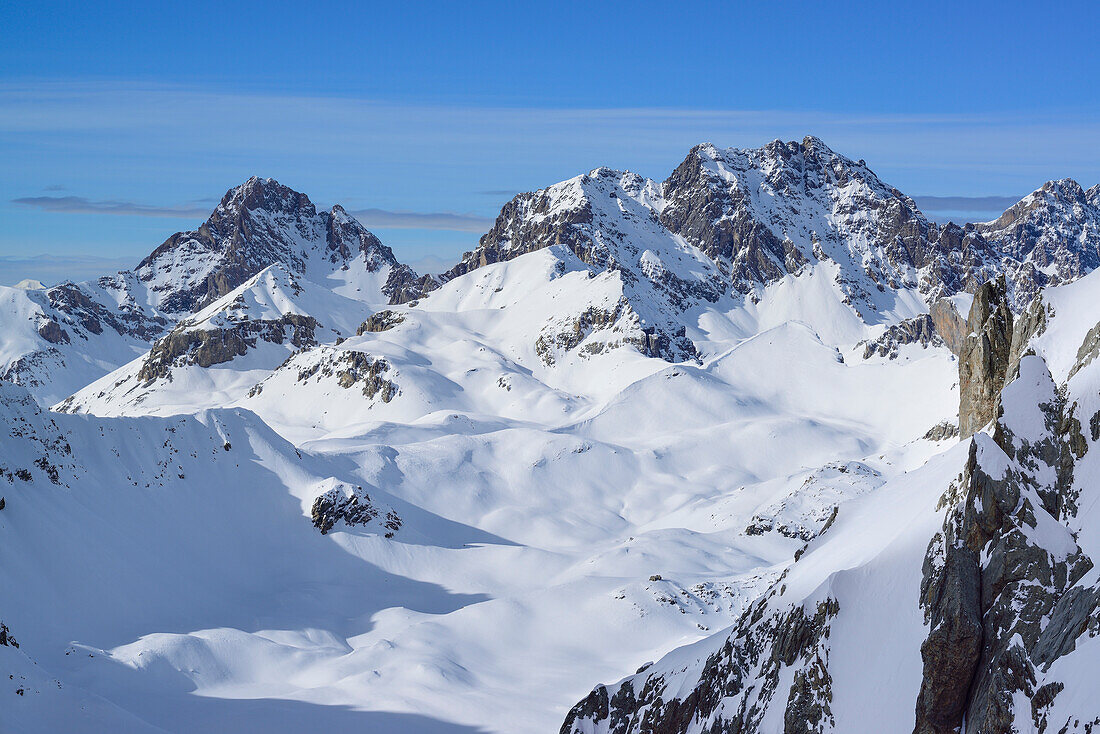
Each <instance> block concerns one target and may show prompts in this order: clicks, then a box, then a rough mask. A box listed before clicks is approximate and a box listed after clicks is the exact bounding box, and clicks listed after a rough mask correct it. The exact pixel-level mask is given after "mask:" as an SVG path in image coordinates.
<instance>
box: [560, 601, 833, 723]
mask: <svg viewBox="0 0 1100 734" xmlns="http://www.w3.org/2000/svg"><path fill="white" fill-rule="evenodd" d="M780 583H781V582H777V584H776V586H775V587H773V589H772V590H771V591H770V592H769V593H768V594H766V595H765V596H764V597H763V598H761V599H759V600H758V601H757V602H755V603H754V604H753V605H752V606H751V607H750V608H749V609H747V610H746V611H745V613H744V614H743V615H742V616H741V618H740V619H739V620H738V622H737V624H736V625H735V627H734V629H733V630H732V632H731V634H730V636H729V638H728V640H727V641H726V643H725V645H724V646H723V647H722V648H721V649H720V650H719V651H718V652H716V653H714V654H713V655H710V656H709V657H708V658H707V659H706V661H705V662H704V663H703V665H702V668H701V670H700V671H699V675H698V680H697V682H696V683H695V685H694V686H693V687H692V688H691V689H689V690H683V689H682V688H680V687H679V686H678V683H679V681H676V680H668V679H666V678H665V677H664V676H662V675H659V674H651V673H646V672H644V671H640V672H639V674H638V675H635V676H633V677H631V678H627V679H626V680H624V681H622V682H621V683H619V684H617V685H616V686H597V687H596V688H595V689H594V690H593V691H592V693H590V694H589V695H588V697H587V698H585V699H584V700H583V701H581V702H580V703H578V704H577V705H576V706H574V707H573V708H572V709H571V710H570V712H569V714H568V715H567V716H566V718H565V722H564V723H563V724H562V726H561V734H586V733H587V732H591V731H601V732H603V731H606V732H614V734H620V733H625V732H653V733H654V734H658V733H660V734H682V733H683V732H686V731H688V730H689V728H690V729H691V730H692V731H707V732H738V733H739V734H764V732H763V730H761V729H760V725H761V723H762V720H763V718H764V715H765V713H766V712H767V710H768V707H769V706H771V705H779V706H782V708H783V731H784V734H796V733H801V732H814V733H816V732H824V731H828V730H830V729H831V728H832V712H831V710H830V702H831V701H832V691H831V678H830V675H829V654H828V649H827V646H826V644H825V641H826V640H827V638H828V637H829V627H830V623H831V622H832V619H833V618H834V617H835V616H836V615H837V613H838V612H839V611H840V607H839V605H838V604H837V602H836V600H835V599H826V600H824V601H821V602H819V603H818V604H817V605H815V606H814V607H812V608H810V609H805V608H803V607H801V606H794V607H787V608H786V609H782V608H780V609H775V610H773V609H771V608H770V605H769V600H771V599H772V597H774V596H775V594H776V593H777V591H778V587H779V585H780ZM781 677H782V678H783V679H784V680H791V683H790V686H789V688H786V689H784V688H781V687H780V685H779V683H780V679H781ZM769 731H770V730H769Z"/></svg>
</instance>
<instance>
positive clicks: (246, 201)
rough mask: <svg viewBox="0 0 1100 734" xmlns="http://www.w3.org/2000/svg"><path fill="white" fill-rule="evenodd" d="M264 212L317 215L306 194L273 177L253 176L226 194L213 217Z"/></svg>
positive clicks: (306, 215)
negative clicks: (246, 212)
mask: <svg viewBox="0 0 1100 734" xmlns="http://www.w3.org/2000/svg"><path fill="white" fill-rule="evenodd" d="M256 210H263V211H266V212H268V213H270V214H289V215H294V216H305V217H312V216H315V215H316V214H317V209H316V208H315V207H314V206H313V202H311V201H310V200H309V197H308V196H306V195H305V194H303V193H300V192H298V191H295V190H294V189H292V188H290V187H288V186H283V185H282V184H281V183H279V182H278V181H276V180H275V179H273V178H260V177H259V176H252V177H251V178H249V179H248V180H247V181H245V182H244V183H243V184H241V185H240V186H235V187H233V188H231V189H229V191H227V192H225V196H223V197H222V200H221V203H220V204H218V208H217V209H215V210H214V214H213V215H212V216H211V218H212V219H213V218H215V217H217V216H218V215H219V214H220V213H223V212H225V213H239V212H241V211H256Z"/></svg>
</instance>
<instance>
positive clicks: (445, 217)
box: [12, 196, 493, 232]
mask: <svg viewBox="0 0 1100 734" xmlns="http://www.w3.org/2000/svg"><path fill="white" fill-rule="evenodd" d="M12 203H13V204H18V205H20V206H26V207H31V208H34V209H40V210H42V211H46V212H54V213H59V214H111V215H115V216H123V217H162V218H168V219H191V218H195V217H199V218H205V217H206V216H207V215H209V213H210V209H209V208H206V207H197V206H153V205H149V204H137V203H134V202H132V201H94V200H91V199H86V198H84V197H83V196H23V197H20V198H18V199H12ZM351 214H352V216H354V217H355V218H356V219H358V220H359V221H360V222H361V223H362V224H363V226H365V227H377V228H379V229H386V228H389V229H433V230H445V231H451V232H484V231H485V230H487V229H489V227H491V226H492V224H493V219H492V218H490V217H479V216H476V215H473V214H454V213H451V212H411V211H389V210H387V209H358V210H355V211H352V212H351Z"/></svg>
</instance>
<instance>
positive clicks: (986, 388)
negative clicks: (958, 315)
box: [959, 275, 1013, 439]
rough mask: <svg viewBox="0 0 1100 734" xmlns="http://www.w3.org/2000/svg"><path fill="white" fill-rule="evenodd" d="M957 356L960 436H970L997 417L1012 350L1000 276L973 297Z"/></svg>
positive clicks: (1005, 292) (1010, 322) (1009, 313)
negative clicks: (965, 333) (965, 329)
mask: <svg viewBox="0 0 1100 734" xmlns="http://www.w3.org/2000/svg"><path fill="white" fill-rule="evenodd" d="M966 325H967V330H968V336H967V337H966V338H965V339H964V340H963V344H962V348H961V350H960V354H959V434H960V437H961V438H963V439H966V438H969V437H970V436H973V435H974V434H975V433H977V432H978V431H980V430H981V429H982V428H984V427H985V426H987V425H989V423H990V421H992V420H993V419H994V418H995V417H996V416H997V407H998V405H999V403H998V398H999V396H1000V393H1001V388H1002V387H1004V382H1005V376H1006V374H1007V373H1008V367H1009V361H1010V359H1011V351H1012V327H1013V316H1012V310H1011V309H1010V308H1009V295H1008V285H1007V282H1006V279H1005V277H1004V276H1003V275H1002V276H1001V277H999V278H997V279H996V280H994V281H990V282H988V283H985V284H984V285H982V287H981V288H979V289H978V292H977V293H976V294H974V302H973V304H972V305H971V306H970V314H969V316H968V317H967V320H966Z"/></svg>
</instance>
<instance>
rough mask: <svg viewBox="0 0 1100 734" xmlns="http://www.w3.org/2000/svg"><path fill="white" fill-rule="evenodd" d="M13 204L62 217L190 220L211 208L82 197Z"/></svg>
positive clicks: (29, 198) (15, 201)
mask: <svg viewBox="0 0 1100 734" xmlns="http://www.w3.org/2000/svg"><path fill="white" fill-rule="evenodd" d="M12 203H13V204H19V205H20V206H27V207H31V208H33V209H40V210H42V211H47V212H58V213H61V214H114V215H116V216H124V217H164V218H168V219H191V218H194V217H205V216H206V215H207V214H209V213H210V210H209V209H203V208H200V207H193V206H153V205H149V204H137V203H135V202H132V201H114V200H108V201H96V200H93V199H86V198H84V197H83V196H24V197H21V198H18V199H12Z"/></svg>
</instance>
